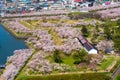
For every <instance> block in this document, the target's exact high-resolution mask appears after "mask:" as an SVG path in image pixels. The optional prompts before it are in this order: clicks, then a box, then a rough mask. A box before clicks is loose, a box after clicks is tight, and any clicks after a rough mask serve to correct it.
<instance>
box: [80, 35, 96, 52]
mask: <svg viewBox="0 0 120 80" xmlns="http://www.w3.org/2000/svg"><path fill="white" fill-rule="evenodd" d="M78 40H79V41H80V43H81V44H82V46H83V47H85V48H86V50H87V51H90V50H91V49H95V48H94V47H93V46H92V45H91V44H90V43H89V42H88V40H87V39H86V38H85V37H84V36H82V35H80V36H79V37H78Z"/></svg>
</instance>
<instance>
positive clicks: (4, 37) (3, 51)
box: [0, 25, 26, 65]
mask: <svg viewBox="0 0 120 80" xmlns="http://www.w3.org/2000/svg"><path fill="white" fill-rule="evenodd" d="M24 48H26V45H25V42H24V40H20V39H17V38H15V37H14V36H13V35H12V34H10V33H9V32H8V31H7V30H6V29H4V27H3V26H2V25H0V65H4V64H5V63H6V60H7V57H9V56H12V55H13V52H14V50H18V49H24Z"/></svg>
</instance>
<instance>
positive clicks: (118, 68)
mask: <svg viewBox="0 0 120 80" xmlns="http://www.w3.org/2000/svg"><path fill="white" fill-rule="evenodd" d="M118 74H120V65H119V66H118V67H117V68H116V69H115V70H114V72H113V73H112V75H111V78H112V79H113V80H114V79H115V77H116V76H117V75H118Z"/></svg>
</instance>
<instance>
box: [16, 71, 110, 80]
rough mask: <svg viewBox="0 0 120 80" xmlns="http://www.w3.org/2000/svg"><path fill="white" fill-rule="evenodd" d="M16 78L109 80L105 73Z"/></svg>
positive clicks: (37, 79)
mask: <svg viewBox="0 0 120 80" xmlns="http://www.w3.org/2000/svg"><path fill="white" fill-rule="evenodd" d="M17 80H111V79H110V77H109V76H107V75H106V74H105V73H85V74H77V73H76V74H75V73H74V74H59V75H46V76H25V75H24V76H20V77H19V78H18V79H17Z"/></svg>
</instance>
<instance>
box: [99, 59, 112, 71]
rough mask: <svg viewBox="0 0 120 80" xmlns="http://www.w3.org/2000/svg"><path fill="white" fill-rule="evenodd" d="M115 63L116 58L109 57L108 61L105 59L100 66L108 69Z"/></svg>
mask: <svg viewBox="0 0 120 80" xmlns="http://www.w3.org/2000/svg"><path fill="white" fill-rule="evenodd" d="M113 61H114V57H109V58H107V59H104V60H103V61H102V63H101V64H100V67H101V68H102V69H106V68H107V67H109V66H110V65H111V64H112V62H113Z"/></svg>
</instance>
